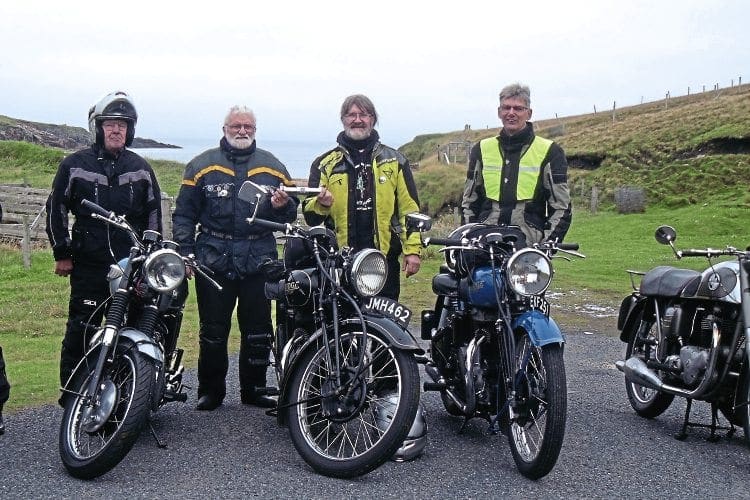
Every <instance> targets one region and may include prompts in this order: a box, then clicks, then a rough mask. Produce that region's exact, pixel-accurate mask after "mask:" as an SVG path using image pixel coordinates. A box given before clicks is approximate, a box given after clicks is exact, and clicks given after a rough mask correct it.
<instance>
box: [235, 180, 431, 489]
mask: <svg viewBox="0 0 750 500" xmlns="http://www.w3.org/2000/svg"><path fill="white" fill-rule="evenodd" d="M300 189H305V191H304V193H305V194H310V193H311V192H312V191H310V188H296V189H295V188H287V189H286V190H287V191H290V192H292V193H295V192H300V191H299V190H300ZM272 190H273V188H271V187H268V186H260V185H258V184H255V183H253V182H251V181H246V182H245V183H244V184H243V186H242V187H241V188H240V191H239V194H238V196H239V197H240V198H241V199H244V200H245V201H248V202H250V203H254V204H255V207H256V210H255V211H256V213H257V207H258V205H260V203H258V201H259V200H260V199H261V198H262V197H263V196H267V195H268V194H269V193H270V192H271V191H272ZM248 223H250V224H258V225H262V226H264V227H267V228H269V229H271V230H273V231H277V232H280V233H282V234H283V237H284V239H285V244H284V250H283V258H282V259H280V260H275V261H271V260H269V261H267V262H265V263H264V264H263V265H262V270H263V272H264V273H265V277H266V287H265V294H266V297H267V298H269V299H272V300H274V301H275V302H276V324H277V326H276V331H275V334H274V335H273V338H272V339H270V340H271V346H272V353H273V358H274V361H273V365H274V368H275V373H276V377H277V380H278V384H279V385H278V387H279V398H278V406H277V408H276V409H273V410H270V411H269V413H270V414H272V415H273V414H275V415H276V416H277V419H278V422H279V424H280V425H284V426H288V427H289V433H290V436H291V439H292V442H293V443H294V446H295V448H296V449H297V451H298V452H299V454H300V455H301V456H302V458H303V459H304V460H305V461H306V462H307V463H308V464H309V465H310V466H311V467H312V468H313V469H314V470H315V471H317V472H318V473H320V474H323V475H326V476H332V477H339V478H350V477H355V476H360V475H363V474H366V473H368V472H370V471H372V470H373V469H375V468H376V467H378V466H380V465H381V464H383V463H384V462H385V461H387V460H388V459H389V458H391V457H392V456H393V455H394V453H395V452H396V451H397V450H398V449H399V448H400V447H402V446H408V444H409V443H406V444H404V440H405V438H407V435H408V433H409V431H410V428H411V427H412V424H413V422H414V420H415V415H416V414H417V410H418V405H419V372H418V369H417V360H416V357H415V356H419V355H422V354H424V351H423V350H422V349H421V348H420V346H419V344H418V343H417V341H416V340H415V339H414V337H412V336H411V334H410V333H409V331H408V330H407V326H408V322H409V319H410V317H411V311H409V309H408V308H406V307H404V306H403V305H401V304H398V303H397V302H395V301H393V300H390V299H386V298H383V297H378V296H377V295H378V292H379V291H380V290H381V289H382V287H383V285H384V284H385V279H386V272H387V270H386V269H387V268H386V261H385V255H383V253H382V252H380V251H378V250H375V249H364V250H360V251H357V252H354V251H352V250H351V249H349V248H338V247H337V244H336V237H335V234H334V233H333V232H332V231H331V230H330V229H327V228H325V227H323V226H316V227H312V228H305V227H302V226H300V225H292V224H281V223H277V222H272V221H268V220H263V219H259V218H257V217H256V216H255V214H253V216H252V217H250V218H249V219H248Z"/></svg>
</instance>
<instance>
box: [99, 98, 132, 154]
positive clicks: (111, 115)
mask: <svg viewBox="0 0 750 500" xmlns="http://www.w3.org/2000/svg"><path fill="white" fill-rule="evenodd" d="M104 120H124V121H126V122H127V124H128V131H127V133H126V135H125V146H126V147H127V146H130V145H131V144H133V138H134V137H135V124H136V122H138V113H137V112H136V111H135V105H134V104H133V101H132V100H131V99H130V96H128V94H126V93H125V92H123V91H121V90H118V91H117V92H112V93H111V94H107V95H105V96H104V97H103V98H102V99H101V100H100V101H99V102H97V103H96V104H94V105H93V106H91V109H89V132H91V135H92V137H93V138H94V142H95V143H96V144H98V145H100V146H103V145H104V130H102V122H103V121H104Z"/></svg>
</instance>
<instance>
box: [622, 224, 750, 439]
mask: <svg viewBox="0 0 750 500" xmlns="http://www.w3.org/2000/svg"><path fill="white" fill-rule="evenodd" d="M676 238H677V233H676V232H675V230H674V229H673V228H672V227H670V226H660V227H659V228H658V229H657V230H656V240H657V241H658V242H659V243H661V244H665V245H669V246H670V247H671V248H672V250H673V252H674V254H675V255H676V257H677V258H678V259H681V258H683V257H704V258H706V259H708V262H709V267H708V268H707V269H706V270H705V271H703V272H698V271H693V270H690V269H679V268H674V267H671V266H658V267H655V268H654V269H651V270H650V271H648V272H646V273H642V272H636V271H628V273H629V274H630V278H631V285H632V286H633V293H632V294H631V295H629V296H628V297H626V298H625V300H623V302H622V305H621V307H620V314H619V317H618V321H617V328H618V329H619V330H620V331H621V334H620V339H621V340H622V341H623V342H625V343H626V345H627V347H626V349H625V360H624V361H617V362H616V363H615V364H616V366H617V368H619V369H620V370H621V371H623V372H624V373H625V390H626V392H627V395H628V400H629V401H630V405H631V406H632V407H633V409H634V410H635V412H636V413H637V414H638V415H640V416H642V417H645V418H654V417H657V416H659V415H661V414H662V413H663V412H664V411H666V409H667V408H669V406H670V404H672V401H673V400H674V397H675V396H680V397H683V398H685V399H687V405H686V409H685V419H684V422H683V425H682V429H681V430H680V432H679V433H677V434H676V436H675V437H677V438H678V439H684V438H685V437H686V436H687V429H688V427H707V428H710V429H711V434H710V439H711V440H714V439H716V438H717V434H716V431H717V429H728V430H729V434H730V435H731V434H733V433H734V426H735V425H736V426H740V427H743V428H744V431H745V439H746V441H747V442H748V443H750V406H749V405H748V400H749V399H750V370H749V368H748V360H749V359H750V344H748V341H747V339H748V335H749V334H750V330H749V326H750V325H749V324H748V320H750V284H749V283H748V274H749V273H750V251H743V250H738V249H736V248H733V247H729V246H728V247H726V248H725V249H723V250H716V249H711V248H706V249H697V250H696V249H689V250H677V249H676V248H675V246H674V241H675V239H676ZM748 250H750V249H748ZM724 256H729V257H732V260H725V261H723V262H714V259H716V258H720V257H724ZM637 275H640V276H641V280H640V286H639V287H636V284H635V282H636V278H634V276H637ZM693 400H698V401H707V402H708V403H710V404H711V415H712V418H711V424H710V425H703V424H700V423H694V422H690V410H691V406H692V402H693ZM719 412H721V413H722V414H723V415H724V416H725V417H726V419H727V420H728V421H729V427H728V428H727V427H721V426H719V425H718V413H719Z"/></svg>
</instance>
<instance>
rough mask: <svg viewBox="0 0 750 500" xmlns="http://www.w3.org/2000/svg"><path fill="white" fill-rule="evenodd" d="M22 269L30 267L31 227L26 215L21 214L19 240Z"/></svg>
mask: <svg viewBox="0 0 750 500" xmlns="http://www.w3.org/2000/svg"><path fill="white" fill-rule="evenodd" d="M21 253H22V254H23V267H24V269H31V229H30V228H29V218H28V216H26V215H24V216H23V239H22V240H21Z"/></svg>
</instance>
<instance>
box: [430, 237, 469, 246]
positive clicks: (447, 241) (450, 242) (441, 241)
mask: <svg viewBox="0 0 750 500" xmlns="http://www.w3.org/2000/svg"><path fill="white" fill-rule="evenodd" d="M424 242H425V245H442V246H444V247H457V246H461V240H460V239H458V240H455V239H451V238H438V237H432V236H430V237H427V238H425V239H424Z"/></svg>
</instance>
